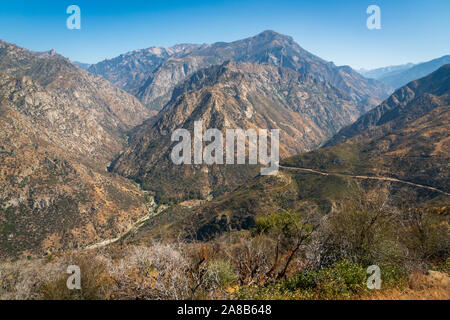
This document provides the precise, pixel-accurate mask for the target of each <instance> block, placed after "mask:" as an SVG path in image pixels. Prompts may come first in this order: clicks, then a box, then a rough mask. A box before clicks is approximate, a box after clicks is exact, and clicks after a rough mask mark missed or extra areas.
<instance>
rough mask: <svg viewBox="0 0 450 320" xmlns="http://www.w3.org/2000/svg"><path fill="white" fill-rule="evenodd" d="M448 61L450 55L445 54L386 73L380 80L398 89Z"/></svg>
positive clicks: (449, 60)
mask: <svg viewBox="0 0 450 320" xmlns="http://www.w3.org/2000/svg"><path fill="white" fill-rule="evenodd" d="M448 63H450V55H445V56H443V57H440V58H437V59H433V60H430V61H427V62H423V63H418V64H415V65H413V66H412V67H411V68H407V69H405V70H403V71H401V72H395V73H391V74H385V75H384V76H382V77H380V78H378V80H380V81H383V82H384V83H386V84H388V85H390V86H392V87H393V88H396V89H397V88H400V87H402V86H404V85H406V84H407V83H409V82H411V81H413V80H416V79H420V78H422V77H425V76H426V75H428V74H430V73H432V72H433V71H436V70H437V69H439V68H440V67H442V66H443V65H446V64H448Z"/></svg>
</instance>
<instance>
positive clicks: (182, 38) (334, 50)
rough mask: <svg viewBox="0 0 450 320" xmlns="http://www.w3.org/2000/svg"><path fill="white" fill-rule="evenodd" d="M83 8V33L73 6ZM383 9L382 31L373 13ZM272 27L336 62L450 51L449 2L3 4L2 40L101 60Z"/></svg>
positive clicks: (386, 61) (375, 61) (377, 61)
mask: <svg viewBox="0 0 450 320" xmlns="http://www.w3.org/2000/svg"><path fill="white" fill-rule="evenodd" d="M71 4H76V5H78V6H79V7H80V8H81V18H82V20H81V23H82V25H81V30H68V29H67V28H66V20H67V18H68V16H69V15H68V14H66V9H67V7H68V6H69V5H71ZM371 4H376V5H378V6H379V7H380V8H381V27H382V28H381V30H368V29H367V27H366V20H367V17H368V14H366V9H367V7H368V6H369V5H371ZM267 29H272V30H275V31H277V32H280V33H283V34H287V35H290V36H292V37H293V38H294V39H295V40H296V41H297V42H298V43H299V44H300V46H302V47H303V48H304V49H306V50H308V51H310V52H312V53H314V54H316V55H318V56H320V57H321V58H324V59H326V60H329V61H333V62H334V63H336V64H337V65H350V66H352V67H354V68H362V67H364V68H375V67H381V66H386V65H393V64H403V63H406V62H420V61H427V60H431V59H433V58H437V57H440V56H443V55H445V54H450V0H428V1H425V0H385V1H379V0H377V1H375V0H374V1H365V0H296V1H288V0H276V1H269V0H258V1H254V0H247V1H246V0H241V1H237V0H227V1H217V0H194V1H192V0H184V1H172V0H159V1H152V0H146V1H137V0H127V1H104V0H100V1H93V0H90V1H87V0H71V1H65V0H57V1H48V0H47V1H46V0H39V1H21V0H7V1H5V0H1V1H0V39H3V40H5V41H8V42H12V43H15V44H17V45H20V46H23V47H26V48H28V49H32V50H35V51H46V50H49V49H52V48H53V49H55V50H56V51H57V52H59V53H60V54H62V55H64V56H66V57H69V58H70V59H72V60H76V61H81V62H88V63H94V62H98V61H101V60H103V59H105V58H112V57H115V56H117V55H119V54H121V53H125V52H127V51H131V50H135V49H142V48H147V47H151V46H171V45H174V44H177V43H213V42H217V41H227V42H229V41H234V40H238V39H242V38H246V37H249V36H253V35H256V34H258V33H260V32H261V31H264V30H267Z"/></svg>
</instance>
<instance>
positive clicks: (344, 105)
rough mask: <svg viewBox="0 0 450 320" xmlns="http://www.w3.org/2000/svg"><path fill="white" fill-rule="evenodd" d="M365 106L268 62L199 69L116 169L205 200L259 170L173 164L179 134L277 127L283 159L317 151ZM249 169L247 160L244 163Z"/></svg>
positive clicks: (135, 138)
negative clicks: (199, 124) (196, 129)
mask: <svg viewBox="0 0 450 320" xmlns="http://www.w3.org/2000/svg"><path fill="white" fill-rule="evenodd" d="M361 109H362V108H361V106H360V105H359V104H358V103H356V102H355V101H354V100H353V99H352V97H351V96H350V95H348V94H346V93H345V91H343V90H341V89H337V88H335V87H334V86H332V85H331V84H329V83H328V82H326V81H321V80H318V79H317V78H315V77H313V76H311V75H305V74H299V73H297V72H296V71H294V70H292V69H290V68H281V67H276V66H272V65H267V64H255V63H236V62H231V61H230V62H226V63H224V64H223V65H220V66H213V67H210V68H207V69H203V70H200V71H198V72H196V73H194V74H193V75H192V76H191V77H189V78H188V79H187V80H186V81H185V82H183V83H182V84H180V85H179V86H177V87H176V88H175V89H174V91H173V96H172V99H171V100H170V102H169V103H168V104H167V105H166V106H165V108H164V109H163V110H161V112H160V113H159V114H158V116H157V117H156V118H154V119H151V120H148V121H146V122H145V123H144V124H143V125H141V126H139V127H138V128H136V129H135V130H133V133H132V134H131V136H130V146H129V147H128V148H127V149H126V150H125V152H124V153H123V154H122V155H121V156H120V157H119V158H118V159H117V160H116V161H114V163H113V165H112V170H113V171H114V172H118V173H120V174H122V175H123V176H125V177H129V178H132V179H135V180H136V181H139V182H142V183H143V187H144V188H146V189H150V190H153V191H155V192H159V193H160V194H161V195H162V196H163V197H167V198H176V199H179V200H180V199H185V198H206V197H207V196H208V195H214V196H216V195H218V194H221V193H223V192H225V191H230V190H232V189H234V188H235V187H236V186H238V185H239V184H241V183H243V182H245V181H246V180H248V179H249V177H251V176H253V175H255V174H257V172H258V171H257V170H256V169H257V168H255V167H254V166H253V167H252V166H248V165H236V166H230V165H212V166H206V165H181V166H177V165H173V163H172V162H171V158H170V153H171V151H172V149H173V147H174V145H175V144H176V143H174V142H172V141H171V134H172V132H173V131H174V130H176V129H180V128H185V129H188V130H189V131H190V132H191V134H192V132H193V126H194V121H200V120H201V121H203V130H204V131H205V130H206V129H208V128H217V129H219V130H222V132H223V134H224V130H225V129H227V128H230V129H235V128H242V129H244V130H246V129H258V128H260V129H280V130H281V135H280V156H281V157H287V156H291V155H294V154H297V153H299V152H305V151H308V150H311V149H313V148H315V147H318V146H320V144H322V143H323V142H324V141H326V140H327V139H328V138H329V137H331V136H332V135H333V134H335V133H336V132H337V131H338V130H339V129H340V128H342V127H343V126H345V125H347V124H349V123H352V122H353V121H355V120H356V119H357V118H358V117H359V116H360V115H361V114H362V112H363V110H361ZM247 163H248V162H247Z"/></svg>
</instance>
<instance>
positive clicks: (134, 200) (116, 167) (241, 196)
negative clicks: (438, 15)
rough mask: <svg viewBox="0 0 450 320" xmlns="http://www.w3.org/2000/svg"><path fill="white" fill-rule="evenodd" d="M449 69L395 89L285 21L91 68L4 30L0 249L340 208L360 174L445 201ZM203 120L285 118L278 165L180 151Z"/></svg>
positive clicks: (427, 199) (260, 122)
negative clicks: (211, 161)
mask: <svg viewBox="0 0 450 320" xmlns="http://www.w3.org/2000/svg"><path fill="white" fill-rule="evenodd" d="M416 67H418V66H414V67H413V68H416ZM413 68H411V69H408V70H412V69H413ZM86 69H87V70H86ZM416 70H422V69H420V68H419V69H416ZM397 71H398V70H397ZM402 72H406V71H402ZM420 72H422V71H420ZM412 74H413V73H411V76H412ZM448 76H449V66H448V65H446V66H444V67H441V68H440V69H439V70H438V71H436V72H434V73H432V74H431V75H429V76H427V77H425V78H422V79H420V80H416V81H413V82H411V83H409V84H407V85H406V86H404V87H402V88H400V89H398V90H397V91H395V92H394V93H393V94H392V92H393V90H392V87H391V86H390V85H388V84H385V83H383V82H381V81H378V80H374V79H367V78H365V77H363V76H362V75H360V74H359V73H357V72H356V71H354V70H353V69H351V68H350V67H348V66H335V65H334V64H333V63H331V62H327V61H325V60H323V59H321V58H319V57H317V56H315V55H313V54H311V53H309V52H308V51H306V50H304V49H303V48H301V47H300V46H299V45H298V44H297V43H295V42H294V40H293V39H292V38H291V37H289V36H285V35H281V34H278V33H276V32H274V31H265V32H262V33H261V34H258V35H256V36H254V37H250V38H247V39H243V40H238V41H235V42H231V43H224V42H218V43H214V44H202V45H197V44H180V45H176V46H173V47H170V48H162V47H152V48H149V49H143V50H136V51H132V52H129V53H125V54H123V55H120V56H119V57H116V58H114V59H109V60H105V61H102V62H100V63H97V64H93V65H85V64H81V63H78V62H71V61H70V60H68V59H66V58H64V57H62V56H61V55H59V54H58V53H56V52H55V51H54V50H50V51H47V52H41V53H39V52H33V51H30V50H27V49H24V48H20V47H18V46H16V45H13V44H10V43H7V42H4V41H0V125H1V128H2V130H1V132H0V185H1V189H0V257H1V258H11V257H15V258H17V257H22V256H32V255H42V254H48V253H51V252H55V251H58V250H67V249H81V248H85V247H88V246H90V245H93V244H94V245H95V244H98V243H103V242H105V241H106V242H108V241H111V239H118V238H121V237H122V236H123V235H125V234H126V235H129V231H130V230H135V231H136V229H135V227H136V224H137V223H139V226H141V225H142V228H139V230H137V233H136V234H133V235H132V237H131V239H132V240H133V239H150V238H151V239H154V238H158V237H166V236H167V237H170V236H171V235H173V236H176V234H177V233H178V234H179V233H181V234H183V233H190V234H191V236H190V237H191V238H192V234H194V237H195V238H196V239H199V240H206V239H209V238H210V237H214V236H216V235H219V234H221V233H223V232H225V231H227V230H241V229H249V228H251V227H252V225H253V222H254V219H255V217H256V216H257V215H261V214H264V213H267V212H269V211H270V210H273V209H274V208H275V207H276V206H279V207H283V208H295V209H298V208H300V207H302V206H305V205H313V206H317V207H318V208H319V209H318V210H319V211H320V212H321V213H322V214H326V213H329V212H331V211H333V210H335V209H336V207H337V206H338V203H339V201H340V199H342V197H345V196H346V195H348V194H349V193H351V192H354V190H356V189H357V188H360V187H361V188H362V189H364V190H366V191H367V192H372V191H374V190H375V191H376V190H378V189H377V188H380V189H383V190H384V189H392V190H393V193H394V198H395V201H400V200H398V199H402V197H401V196H400V195H401V194H404V193H409V195H410V198H411V199H412V200H411V201H413V202H417V203H422V204H424V203H426V204H429V203H432V202H433V201H434V203H435V204H436V203H437V204H439V205H440V204H442V203H446V202H447V201H448V198H447V196H446V194H447V193H448V192H449V188H448V170H447V164H448V150H449V149H448V147H449V146H448V132H449V131H448V105H449V104H448V102H449V100H448V98H449V96H448V89H449V88H450V86H449V82H448V79H449V78H448ZM413 80H415V79H413ZM391 94H392V95H391ZM389 95H391V96H390V97H389ZM196 121H202V123H203V130H205V129H207V128H217V129H219V130H220V131H221V132H224V130H226V129H229V128H233V129H235V128H242V129H244V130H247V129H255V130H258V129H268V130H272V129H280V130H281V135H280V155H281V157H282V158H285V159H286V160H284V161H283V162H282V167H281V170H280V171H279V173H278V175H276V176H268V177H266V176H259V169H260V166H259V165H206V164H198V165H182V166H180V165H175V164H173V162H172V161H171V159H170V153H171V150H172V149H173V146H174V142H172V141H171V134H172V132H173V131H174V130H176V129H182V128H183V129H187V130H188V131H190V132H192V130H193V126H194V122H196ZM321 147H322V148H321ZM318 148H319V149H318ZM300 169H307V170H313V171H317V172H321V173H323V174H321V173H316V172H312V171H310V172H306V173H305V172H304V171H301V170H300ZM299 170H300V171H299ZM356 175H359V176H364V177H366V176H367V177H369V176H370V177H372V176H373V177H383V178H389V179H397V180H399V181H400V180H401V181H403V182H407V183H406V184H405V183H403V184H402V182H395V181H393V180H373V179H372V180H371V179H365V178H364V179H362V181H361V185H360V184H359V183H358V181H359V180H358V179H360V178H354V177H352V176H356ZM360 180H361V179H360ZM408 183H410V184H408ZM414 184H416V185H418V186H419V187H418V186H414ZM398 185H400V186H401V188H397V186H398ZM420 186H422V187H420ZM394 187H395V188H394ZM427 187H429V188H428V189H427ZM154 200H156V203H157V205H160V206H161V205H164V206H161V207H160V210H158V211H157V212H154V211H153V209H154V206H155V202H154ZM393 201H394V200H393ZM184 235H185V236H186V234H184Z"/></svg>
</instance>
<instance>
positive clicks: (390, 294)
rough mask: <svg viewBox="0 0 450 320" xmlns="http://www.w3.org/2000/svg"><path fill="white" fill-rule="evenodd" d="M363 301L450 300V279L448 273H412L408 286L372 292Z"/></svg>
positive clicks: (363, 297)
mask: <svg viewBox="0 0 450 320" xmlns="http://www.w3.org/2000/svg"><path fill="white" fill-rule="evenodd" d="M361 299H363V300H450V277H449V276H448V274H446V273H442V272H438V271H429V272H428V274H422V273H412V274H411V275H410V278H409V283H408V286H406V287H404V288H394V289H387V290H381V291H375V292H371V293H370V294H368V295H364V296H362V297H361Z"/></svg>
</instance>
